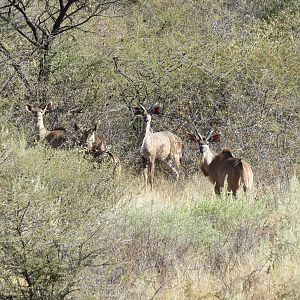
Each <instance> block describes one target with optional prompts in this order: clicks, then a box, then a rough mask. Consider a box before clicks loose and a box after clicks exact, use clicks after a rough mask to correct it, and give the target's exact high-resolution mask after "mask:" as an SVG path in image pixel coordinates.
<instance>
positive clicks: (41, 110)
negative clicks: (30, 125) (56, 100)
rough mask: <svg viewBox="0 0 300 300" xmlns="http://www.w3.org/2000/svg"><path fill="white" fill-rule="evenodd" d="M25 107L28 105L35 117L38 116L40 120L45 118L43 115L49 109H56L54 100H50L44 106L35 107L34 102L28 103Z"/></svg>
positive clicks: (27, 107) (27, 108) (28, 109)
mask: <svg viewBox="0 0 300 300" xmlns="http://www.w3.org/2000/svg"><path fill="white" fill-rule="evenodd" d="M25 107H26V110H27V111H29V112H31V113H32V114H33V115H34V117H36V118H37V120H38V121H39V122H40V121H42V120H43V115H44V114H45V113H46V112H47V111H51V110H53V109H54V106H53V104H52V101H50V102H49V103H48V104H47V105H46V106H45V107H44V108H34V107H33V105H32V104H27V105H26V106H25Z"/></svg>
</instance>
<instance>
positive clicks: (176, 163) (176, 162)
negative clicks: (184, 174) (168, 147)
mask: <svg viewBox="0 0 300 300" xmlns="http://www.w3.org/2000/svg"><path fill="white" fill-rule="evenodd" d="M167 165H168V166H169V168H170V169H171V170H172V171H173V172H174V173H175V176H176V177H175V181H178V179H179V168H180V157H179V156H178V157H177V156H175V157H174V159H173V160H170V161H168V162H167Z"/></svg>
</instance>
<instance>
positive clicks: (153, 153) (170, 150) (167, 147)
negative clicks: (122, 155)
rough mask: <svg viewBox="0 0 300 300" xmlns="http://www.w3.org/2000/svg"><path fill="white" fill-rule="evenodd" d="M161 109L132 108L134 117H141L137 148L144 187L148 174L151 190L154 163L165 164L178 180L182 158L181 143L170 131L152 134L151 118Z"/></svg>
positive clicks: (154, 107) (154, 106) (156, 105)
mask: <svg viewBox="0 0 300 300" xmlns="http://www.w3.org/2000/svg"><path fill="white" fill-rule="evenodd" d="M160 111H161V107H160V106H159V105H158V104H155V105H153V106H152V107H150V108H148V109H146V108H145V107H144V106H142V105H139V106H137V107H133V112H134V114H135V115H140V116H142V117H143V127H142V131H141V133H140V137H139V141H138V147H139V149H140V154H141V156H142V159H143V164H144V178H145V187H146V189H147V184H148V173H150V187H151V189H152V188H153V178H154V167H155V161H156V160H159V161H161V162H164V163H166V164H167V165H168V166H169V167H170V168H171V170H172V171H173V172H174V173H175V175H176V180H178V179H179V172H180V162H181V157H182V141H181V139H180V138H179V137H178V136H177V135H175V134H173V133H172V132H170V131H160V132H152V130H151V127H150V124H151V116H152V115H156V114H159V113H160Z"/></svg>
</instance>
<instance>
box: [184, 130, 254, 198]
mask: <svg viewBox="0 0 300 300" xmlns="http://www.w3.org/2000/svg"><path fill="white" fill-rule="evenodd" d="M212 133H213V131H210V132H209V133H208V134H207V135H206V136H205V137H202V135H201V134H199V133H198V131H197V130H196V134H191V133H190V134H189V138H190V140H191V141H193V142H197V143H198V144H199V147H200V152H201V153H202V162H201V170H202V172H203V174H204V175H205V176H208V178H209V180H210V181H211V182H212V183H213V184H214V185H215V193H216V194H218V195H219V194H220V193H221V188H223V187H224V182H225V179H226V177H227V185H228V187H227V188H228V191H229V192H230V191H232V194H233V196H236V193H237V190H238V189H239V188H240V186H243V189H244V192H247V191H248V190H249V189H251V187H252V184H253V172H252V169H251V166H250V165H249V163H247V162H246V161H244V160H242V159H240V158H236V157H233V155H232V153H231V151H230V150H228V149H223V150H222V152H221V153H219V154H215V153H213V152H212V151H211V150H210V147H209V144H210V143H213V142H219V141H220V139H221V135H220V134H218V133H216V134H212Z"/></svg>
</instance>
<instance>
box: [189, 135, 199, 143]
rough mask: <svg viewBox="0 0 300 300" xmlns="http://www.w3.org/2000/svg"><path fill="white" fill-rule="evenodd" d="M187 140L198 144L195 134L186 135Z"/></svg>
mask: <svg viewBox="0 0 300 300" xmlns="http://www.w3.org/2000/svg"><path fill="white" fill-rule="evenodd" d="M187 135H188V138H189V140H190V141H192V142H198V141H199V138H198V137H197V136H196V134H194V133H188V134H187Z"/></svg>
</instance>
